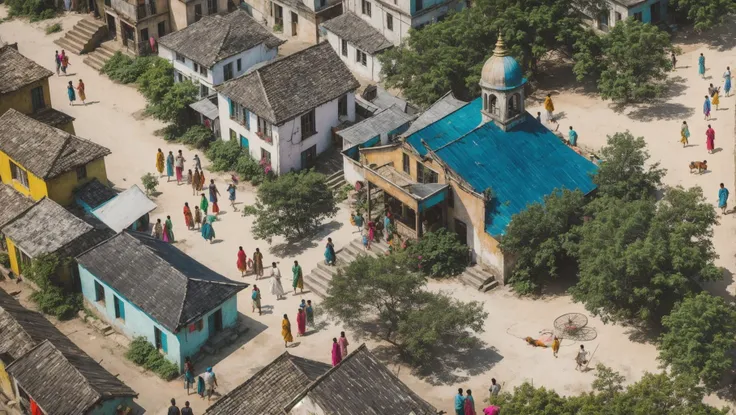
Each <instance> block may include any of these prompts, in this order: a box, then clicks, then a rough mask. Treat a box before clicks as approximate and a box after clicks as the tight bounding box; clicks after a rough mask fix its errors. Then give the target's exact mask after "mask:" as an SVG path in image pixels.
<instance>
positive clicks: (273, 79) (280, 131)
mask: <svg viewBox="0 0 736 415" xmlns="http://www.w3.org/2000/svg"><path fill="white" fill-rule="evenodd" d="M358 86H359V83H358V81H357V80H356V79H355V77H354V76H353V75H352V74H351V73H350V70H348V68H347V67H346V66H345V64H344V63H343V62H342V61H341V60H340V58H339V57H338V56H337V54H336V53H335V51H333V50H332V48H331V47H330V45H329V44H327V43H320V44H318V45H315V46H311V47H309V48H307V49H304V50H302V51H299V52H297V53H294V54H293V55H290V56H286V57H283V58H280V59H277V60H275V61H272V62H270V63H267V64H265V65H263V66H261V67H258V68H256V69H253V70H252V71H250V72H248V73H246V74H245V75H243V76H241V77H238V78H235V79H232V80H230V81H228V82H225V83H224V84H222V85H221V86H219V87H218V88H217V90H218V92H219V94H218V99H219V105H218V106H219V108H220V125H221V128H222V139H223V140H238V142H239V143H240V145H241V147H243V148H246V149H247V150H248V152H249V153H250V155H251V156H252V157H253V158H254V159H256V160H261V162H262V164H264V165H269V166H271V169H272V170H273V171H274V172H275V173H277V174H283V173H288V172H290V171H296V170H301V169H306V168H310V167H313V166H314V165H315V163H316V161H317V156H318V155H319V154H321V153H322V152H324V151H326V150H327V149H329V148H330V147H332V146H333V131H332V129H333V128H334V127H336V126H338V125H340V124H341V123H343V122H352V121H354V120H355V90H356V89H357V88H358Z"/></svg>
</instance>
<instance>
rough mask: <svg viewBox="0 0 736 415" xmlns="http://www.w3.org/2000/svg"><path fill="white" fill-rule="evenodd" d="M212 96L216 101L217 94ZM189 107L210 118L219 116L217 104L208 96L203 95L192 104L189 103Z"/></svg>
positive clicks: (213, 118) (214, 118)
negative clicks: (203, 96)
mask: <svg viewBox="0 0 736 415" xmlns="http://www.w3.org/2000/svg"><path fill="white" fill-rule="evenodd" d="M214 97H215V101H216V100H217V96H216V95H215V96H214ZM189 108H191V109H193V110H194V111H197V112H198V113H200V114H202V115H204V116H205V117H207V118H209V119H211V120H216V119H217V118H218V117H219V116H220V113H219V110H218V108H217V104H216V103H215V102H212V99H211V98H210V97H205V98H202V99H200V100H199V101H197V102H195V103H193V104H189Z"/></svg>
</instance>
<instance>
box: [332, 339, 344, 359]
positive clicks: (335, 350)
mask: <svg viewBox="0 0 736 415" xmlns="http://www.w3.org/2000/svg"><path fill="white" fill-rule="evenodd" d="M341 361H342V353H340V345H339V344H338V343H337V339H336V338H334V337H333V338H332V366H337V365H338V364H339V363H340V362H341Z"/></svg>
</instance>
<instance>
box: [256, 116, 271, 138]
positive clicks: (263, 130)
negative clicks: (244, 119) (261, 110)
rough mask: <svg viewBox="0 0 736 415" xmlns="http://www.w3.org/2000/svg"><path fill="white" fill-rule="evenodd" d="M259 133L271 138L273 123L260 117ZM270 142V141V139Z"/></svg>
mask: <svg viewBox="0 0 736 415" xmlns="http://www.w3.org/2000/svg"><path fill="white" fill-rule="evenodd" d="M258 135H260V136H261V137H267V138H271V124H270V123H269V122H268V121H266V120H265V119H263V118H261V117H258ZM266 141H268V140H266ZM268 142H269V143H270V141H268Z"/></svg>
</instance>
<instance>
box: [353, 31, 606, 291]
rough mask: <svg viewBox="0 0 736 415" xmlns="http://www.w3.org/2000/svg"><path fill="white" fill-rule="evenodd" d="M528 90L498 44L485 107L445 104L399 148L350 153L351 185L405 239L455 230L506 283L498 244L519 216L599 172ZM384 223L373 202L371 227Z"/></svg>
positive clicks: (589, 187)
mask: <svg viewBox="0 0 736 415" xmlns="http://www.w3.org/2000/svg"><path fill="white" fill-rule="evenodd" d="M525 84H526V79H524V78H523V75H522V70H521V67H520V66H519V64H518V63H517V62H516V60H515V59H514V58H512V57H510V56H507V54H506V51H505V50H504V47H503V41H502V40H501V39H500V38H499V41H498V43H497V45H496V49H495V51H494V54H493V56H492V57H490V58H489V59H488V60H487V61H486V63H485V65H484V66H483V69H482V72H481V80H480V86H481V91H482V94H481V97H479V98H476V99H475V100H473V101H471V102H469V103H462V102H461V101H458V100H455V99H454V98H451V97H444V98H443V99H442V100H441V102H440V103H438V104H437V105H435V106H433V107H432V108H430V109H429V110H428V111H427V113H425V114H422V115H421V116H419V117H418V118H417V120H416V121H415V122H414V124H413V125H412V127H410V128H409V129H408V130H407V132H406V133H404V137H403V139H402V140H399V141H397V142H394V143H389V144H386V145H383V144H382V143H378V142H377V143H376V144H375V145H373V146H371V147H368V146H365V144H363V147H362V148H361V145H360V144H359V145H356V146H355V147H357V150H358V151H357V154H356V152H355V148H352V147H351V148H348V149H346V150H344V151H343V156H344V160H345V162H346V163H347V164H353V168H352V169H350V170H352V172H351V173H350V175H351V178H352V179H355V178H359V177H363V178H364V182H365V185H366V186H367V192H368V194H369V197H368V200H369V201H370V200H371V197H370V194H371V191H372V190H374V191H375V189H380V190H381V191H383V195H384V196H383V198H384V200H383V203H384V206H385V209H386V210H388V211H390V212H391V215H392V217H393V219H394V224H395V228H396V231H397V232H398V234H399V235H400V236H401V237H402V238H409V239H418V238H421V237H422V234H423V233H425V232H428V231H432V230H435V229H438V228H447V229H450V230H452V231H454V232H456V233H457V234H458V235H459V238H460V240H461V241H462V242H463V243H465V244H467V245H468V247H469V248H470V250H471V251H472V254H473V260H474V261H476V262H478V263H480V264H482V265H484V266H485V267H487V268H489V269H490V270H491V271H493V273H494V274H496V276H498V277H499V278H498V279H499V280H500V281H501V282H503V281H504V279H505V277H506V276H507V275H508V272H509V270H510V268H511V265H512V263H513V258H509V257H507V256H506V255H504V253H502V252H501V251H500V249H499V241H500V240H501V239H502V238H503V235H504V233H505V231H506V227H507V226H508V224H509V222H510V221H511V218H512V217H513V215H515V214H517V213H519V212H521V211H523V210H524V209H526V206H527V205H528V204H530V203H534V202H542V201H543V198H544V196H546V195H549V194H550V193H552V192H553V191H554V190H555V189H560V188H567V189H571V190H575V189H579V190H581V191H582V192H583V194H589V193H590V192H592V191H593V190H594V189H595V185H594V184H593V182H592V179H591V173H593V172H595V171H596V166H595V165H594V164H593V163H592V162H590V161H589V160H587V159H586V158H585V157H583V156H581V155H580V154H578V153H577V152H576V151H575V150H574V149H573V148H571V147H569V146H568V145H567V144H566V143H564V142H563V141H562V140H561V139H560V138H559V137H557V136H556V135H555V134H554V133H552V132H551V131H550V130H549V129H548V128H547V127H546V126H544V125H543V124H542V123H540V122H539V121H537V120H536V119H535V118H534V117H533V116H532V115H530V114H529V113H527V112H526V110H525V109H524V85H525ZM347 171H348V169H347V168H346V172H347ZM346 176H348V174H347V173H346ZM383 214H384V212H383V211H379V212H376V211H371V206H370V202H369V205H368V215H369V217H375V215H379V216H380V215H383Z"/></svg>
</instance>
